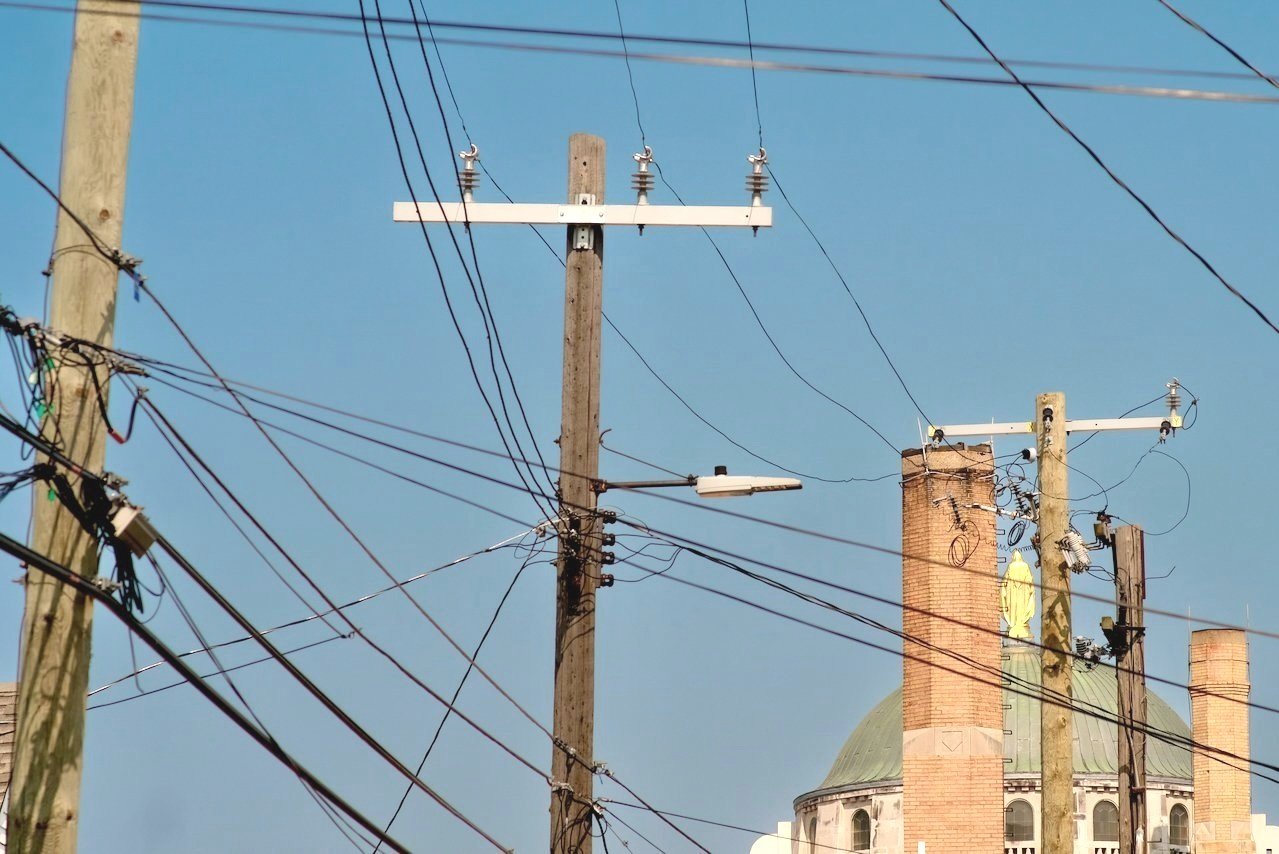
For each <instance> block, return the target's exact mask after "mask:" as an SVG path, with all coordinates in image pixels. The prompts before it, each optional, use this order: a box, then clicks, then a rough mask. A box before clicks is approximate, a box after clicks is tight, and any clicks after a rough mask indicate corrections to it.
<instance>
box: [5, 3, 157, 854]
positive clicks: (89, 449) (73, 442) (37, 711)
mask: <svg viewBox="0 0 1279 854" xmlns="http://www.w3.org/2000/svg"><path fill="white" fill-rule="evenodd" d="M140 14H141V6H140V4H139V3H133V2H119V0H80V2H79V3H78V4H77V7H76V16H75V38H74V41H73V46H72V53H71V73H70V77H69V78H68V81H67V100H66V119H65V124H64V127H63V142H62V173H61V180H60V187H61V191H60V192H61V196H62V200H63V202H64V203H65V204H66V206H67V207H68V208H69V209H70V210H71V211H73V212H74V213H75V215H76V216H78V217H79V218H80V219H81V220H83V221H84V222H85V223H87V224H88V225H89V227H90V228H92V229H93V231H94V233H95V234H96V235H97V236H98V238H99V239H100V240H101V241H102V242H103V243H105V244H106V246H107V247H111V248H113V249H114V248H117V247H119V245H120V236H121V231H122V225H123V221H124V188H125V171H126V167H127V164H128V154H129V130H130V126H131V124H132V120H133V81H134V72H135V69H136V67H137V56H138V22H139V16H140ZM51 267H52V278H53V282H52V289H51V292H50V305H49V311H50V314H49V326H51V327H52V328H54V329H56V330H59V331H61V332H65V333H67V334H69V335H73V336H76V337H79V338H84V339H87V340H89V341H95V342H97V343H100V344H105V345H108V346H109V345H110V344H111V342H112V326H113V324H114V321H115V299H116V282H117V279H118V277H119V270H118V269H117V267H116V265H115V264H114V263H113V262H112V261H110V260H108V259H107V258H104V257H103V256H102V254H100V253H99V252H98V251H97V250H96V249H95V248H94V247H93V246H92V245H91V244H90V241H89V238H88V237H86V235H85V234H84V232H83V231H82V230H81V228H80V227H79V226H78V225H76V223H75V222H73V221H72V219H71V217H69V216H68V215H67V214H66V212H64V211H61V210H60V211H59V212H58V222H57V232H56V235H55V238H54V251H53V258H52V262H51ZM40 369H43V367H42V368H40ZM90 370H93V369H91V368H84V367H78V366H75V365H68V366H64V367H61V368H59V369H57V371H56V375H55V376H53V377H50V378H49V379H50V382H49V383H48V386H49V387H51V388H53V389H55V390H56V391H55V393H54V395H53V398H54V399H52V400H50V401H46V403H47V404H48V405H49V407H50V409H49V414H48V415H47V417H46V418H45V421H44V425H43V429H44V433H45V436H46V437H52V436H53V430H54V428H55V427H56V429H57V431H58V439H59V445H60V448H61V450H62V451H63V453H65V454H66V455H67V456H68V457H70V458H71V459H73V460H75V461H77V462H79V463H81V464H82V465H83V466H84V467H85V468H86V469H87V470H89V471H93V472H96V471H100V470H101V469H102V465H103V461H104V459H105V456H106V427H105V425H104V424H103V422H102V417H101V412H100V410H99V403H98V393H97V391H96V389H95V385H94V382H93V379H92V378H91V376H90V374H89V371H90ZM99 382H100V384H101V386H102V389H103V393H104V394H105V390H106V376H105V372H104V373H102V374H101V375H100V376H99ZM65 473H66V474H67V476H68V477H69V478H71V480H72V483H73V485H76V486H78V483H77V479H76V476H75V475H74V474H73V473H71V472H65ZM31 544H32V547H33V548H34V550H35V551H37V552H39V553H41V554H43V555H46V556H48V557H49V558H50V559H51V560H53V561H54V562H56V563H59V564H62V565H64V566H68V567H71V568H72V569H74V570H75V571H76V572H78V573H80V574H81V575H83V576H85V577H93V576H95V575H97V571H98V553H97V543H96V542H95V541H94V538H93V537H92V536H91V535H90V534H88V533H86V532H85V531H84V529H83V528H82V527H81V526H80V523H79V522H77V521H76V520H75V518H74V517H73V516H72V515H71V514H70V513H69V512H67V510H66V509H65V508H64V507H63V506H62V505H61V504H60V503H59V502H56V501H49V500H48V497H47V496H46V494H45V490H43V489H40V490H36V494H35V497H34V507H33V517H32V533H31ZM25 585H26V609H25V612H24V614H23V619H22V661H21V663H20V666H19V688H18V710H17V718H18V726H17V735H16V740H15V745H14V748H15V756H14V768H13V782H12V791H11V792H10V797H9V826H8V833H9V840H8V841H9V851H10V852H11V854H31V852H48V854H54V853H55V852H57V854H70V852H74V851H75V849H76V835H77V830H78V828H79V822H80V777H81V773H82V770H83V747H84V713H85V695H86V693H87V691H88V681H89V642H90V630H91V628H92V622H93V609H92V607H91V604H92V600H91V599H89V598H87V597H86V596H84V595H81V594H78V593H75V592H73V591H72V590H71V589H70V588H67V587H64V586H63V585H62V584H60V583H58V582H56V581H52V580H50V579H49V578H48V577H47V576H45V575H44V574H43V573H38V572H29V573H28V574H27V577H26V580H25Z"/></svg>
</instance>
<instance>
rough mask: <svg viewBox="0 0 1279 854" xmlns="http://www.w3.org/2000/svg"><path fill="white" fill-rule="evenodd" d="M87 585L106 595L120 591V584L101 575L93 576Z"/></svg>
mask: <svg viewBox="0 0 1279 854" xmlns="http://www.w3.org/2000/svg"><path fill="white" fill-rule="evenodd" d="M89 583H90V584H92V585H93V586H94V587H96V588H98V589H99V590H101V591H102V592H103V593H107V594H110V593H114V592H116V591H117V590H119V589H120V582H118V581H112V580H111V579H109V578H104V577H103V576H101V575H98V576H94V577H93V579H91V580H90V582H89Z"/></svg>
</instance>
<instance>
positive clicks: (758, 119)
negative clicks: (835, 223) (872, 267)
mask: <svg viewBox="0 0 1279 854" xmlns="http://www.w3.org/2000/svg"><path fill="white" fill-rule="evenodd" d="M742 10H743V11H744V12H745V17H746V42H747V46H748V48H749V50H750V58H751V91H752V93H753V94H754V96H755V124H756V126H757V127H758V129H759V147H760V150H761V151H762V150H763V148H764V119H763V117H762V115H761V114H760V109H759V86H758V84H757V83H756V80H755V45H754V41H753V39H752V38H751V10H750V0H742ZM764 168H766V169H767V170H768V175H769V177H770V178H772V179H773V185H774V186H776V187H777V191H778V192H779V193H781V194H782V201H784V202H786V206H787V207H788V208H790V212H791V213H792V214H794V215H795V218H796V219H798V220H799V222H800V225H802V226H804V230H805V231H807V232H808V236H809V237H811V238H813V242H814V243H815V244H817V248H818V250H819V251H820V252H821V253H822V257H824V258H825V259H826V263H827V264H829V265H830V268H831V270H832V271H834V273H835V276H836V278H838V279H839V282H840V284H841V285H843V286H844V291H845V293H847V294H848V297H849V299H851V300H852V301H853V305H854V306H855V307H856V308H857V313H858V314H860V315H861V318H862V323H864V324H865V325H866V331H867V332H868V333H870V337H871V340H872V341H874V342H875V346H876V347H878V348H879V352H880V355H882V356H883V357H884V361H886V362H887V363H888V367H889V368H891V369H892V372H893V376H895V377H896V378H897V383H898V385H900V386H901V387H902V391H904V392H906V397H908V398H910V402H911V404H912V405H913V406H914V407H915V411H916V412H918V413H919V415H920V417H921V418H923V419H924V421H926V422H928V423H929V424H932V423H933V421H932V419H931V418H929V417H928V415H927V414H926V413H925V412H924V410H923V408H922V407H921V406H920V405H919V401H917V400H916V399H915V395H914V393H912V392H911V390H910V387H909V386H907V385H906V380H905V379H903V378H902V375H901V371H899V370H898V369H897V364H896V363H895V362H894V361H893V359H892V357H891V356H889V355H888V350H887V349H886V348H885V347H884V344H883V342H882V341H880V340H879V335H877V334H876V333H875V328H874V327H873V326H872V325H871V322H870V318H869V317H867V316H866V311H865V310H864V309H863V308H862V304H861V301H860V300H858V299H857V297H856V296H855V295H854V294H853V290H852V288H850V287H849V286H848V280H847V279H845V278H844V274H843V273H842V272H840V269H839V267H838V266H837V265H836V264H835V260H834V259H833V258H831V255H830V253H829V252H827V251H826V246H825V245H824V244H823V243H822V241H821V238H820V237H818V236H817V232H816V231H814V230H813V227H812V226H810V225H809V224H808V220H806V219H805V218H804V216H803V214H801V213H800V212H799V210H798V208H796V207H795V203H794V202H792V201H791V199H790V196H789V195H788V194H787V192H786V188H785V187H783V186H782V183H781V182H780V181H779V180H778V179H777V172H776V170H775V169H774V168H773V166H772V164H770V163H768V162H765V164H764Z"/></svg>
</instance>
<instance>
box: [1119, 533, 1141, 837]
mask: <svg viewBox="0 0 1279 854" xmlns="http://www.w3.org/2000/svg"><path fill="white" fill-rule="evenodd" d="M1145 598H1146V545H1145V535H1144V534H1143V533H1142V530H1141V528H1139V527H1137V526H1136V525H1124V526H1123V527H1122V528H1119V529H1117V530H1116V531H1115V605H1116V611H1117V613H1116V617H1117V618H1118V619H1117V621H1116V623H1115V626H1114V629H1113V632H1112V633H1111V634H1112V635H1113V639H1112V643H1111V646H1112V647H1113V648H1114V651H1115V671H1116V676H1117V677H1118V679H1119V854H1146V841H1147V840H1146V650H1145V646H1146V644H1145V634H1146V629H1145V620H1144V616H1143V611H1144V608H1143V602H1144V601H1145Z"/></svg>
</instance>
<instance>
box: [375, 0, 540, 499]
mask: <svg viewBox="0 0 1279 854" xmlns="http://www.w3.org/2000/svg"><path fill="white" fill-rule="evenodd" d="M408 4H409V11H410V12H411V13H412V15H413V22H414V32H415V34H416V35H417V42H418V47H419V49H420V53H421V56H422V64H423V67H424V69H425V71H426V79H427V82H428V84H429V85H430V88H431V92H432V94H433V95H434V100H435V104H436V108H437V110H438V112H439V116H440V123H441V125H442V126H443V128H444V138H445V142H446V143H447V147H446V150H447V152H448V157H449V162H450V163H451V162H452V157H453V151H454V146H453V135H452V131H451V130H450V128H449V121H448V116H447V115H446V114H445V110H444V103H443V101H442V100H441V98H440V93H439V90H438V89H437V88H436V85H435V72H434V70H433V69H432V67H431V62H430V59H429V58H428V57H427V52H426V42H425V40H424V39H423V38H422V30H421V24H420V22H419V21H418V20H417V10H416V9H415V7H414V5H413V0H408ZM374 7H375V9H376V10H377V16H378V28H379V31H380V32H381V34H382V42H383V46H384V47H385V53H386V61H387V65H388V67H389V70H390V71H391V78H392V81H393V82H394V84H395V88H396V92H397V94H398V95H399V100H400V105H401V109H402V110H403V111H404V116H405V119H406V120H407V122H408V124H409V128H410V130H411V131H412V136H413V142H414V146H415V147H416V149H417V153H418V161H419V163H420V164H421V166H422V171H423V173H424V174H425V176H426V179H427V183H428V184H429V186H430V188H431V193H432V195H433V196H434V197H435V199H436V202H437V205H438V203H439V192H438V190H437V188H436V186H435V182H434V180H433V179H432V177H431V170H430V168H429V167H428V165H427V161H426V156H425V153H424V152H423V150H422V142H421V140H420V138H419V137H418V133H417V128H416V125H415V123H414V121H413V116H412V113H411V111H410V108H409V102H408V100H407V98H406V97H405V95H404V90H403V88H402V87H401V85H400V76H399V73H398V71H397V70H396V65H395V59H394V55H393V54H392V52H391V46H390V41H389V40H388V39H387V38H386V36H387V33H386V27H385V24H384V23H383V22H382V6H381V0H375V2H374ZM427 20H428V21H429V18H428V19H427ZM455 184H456V186H457V188H458V192H459V193H462V185H461V177H460V176H459V177H458V178H457V179H456V181H455ZM408 190H409V192H410V193H412V187H411V186H409V187H408ZM414 198H416V197H414ZM467 205H468V203H467V201H466V197H465V194H462V210H463V220H464V222H463V225H464V232H465V234H466V239H467V243H468V245H469V247H470V257H471V266H470V267H468V266H467V263H466V258H465V257H464V255H463V251H462V248H461V247H460V246H459V245H458V241H457V235H456V231H455V227H456V224H455V223H453V222H448V223H446V227H447V229H448V234H449V240H450V242H451V244H452V246H453V249H454V252H455V253H456V254H457V257H458V260H459V261H460V262H461V264H462V269H463V272H464V273H465V275H466V277H467V282H468V284H469V285H470V288H471V294H472V297H473V298H474V300H475V304H476V308H477V309H478V310H479V312H480V315H481V317H482V318H483V320H484V328H485V336H486V339H487V340H488V350H489V366H490V368H491V370H492V373H493V381H494V383H495V385H496V387H497V392H498V401H499V403H500V404H501V406H502V412H503V416H504V418H505V421H506V424H507V428H508V429H509V430H510V432H511V436H512V439H513V440H514V441H515V446H516V449H517V450H519V452H520V455H521V456H523V455H524V450H523V447H522V445H521V444H520V442H519V440H518V438H517V436H516V434H517V430H516V427H515V425H514V424H513V423H512V422H511V416H510V412H509V410H508V409H507V402H506V395H505V393H504V392H503V390H502V379H501V377H500V376H499V375H498V370H497V365H496V364H495V362H494V353H493V345H494V344H495V343H496V345H497V355H498V356H499V357H500V359H501V362H502V368H503V371H504V372H505V375H506V380H507V383H508V384H509V386H510V388H511V395H512V398H513V399H514V402H515V405H516V408H518V409H519V412H520V417H521V420H522V422H523V425H524V429H525V430H526V431H527V434H528V437H529V439H530V441H531V443H532V445H533V452H534V453H535V454H536V455H537V458H538V459H539V460H541V461H542V462H545V459H544V458H543V456H542V450H541V446H540V445H539V444H538V441H537V436H536V434H535V433H534V432H533V428H532V425H531V424H530V423H529V417H528V412H527V411H526V410H525V408H524V402H523V400H522V399H521V398H520V393H519V387H518V386H517V385H516V382H515V375H514V373H513V372H512V371H511V365H510V362H509V361H508V360H507V357H506V348H505V346H504V345H503V343H502V336H501V333H500V331H499V330H498V323H497V317H496V315H495V314H494V313H493V306H492V303H491V302H490V300H489V293H488V287H487V285H486V284H485V281H484V273H483V271H482V270H481V269H480V259H479V254H478V252H477V251H476V248H475V232H474V230H473V229H472V228H471V227H470V224H469V222H466V219H467V216H466V213H465V212H466V210H467ZM441 210H442V207H441ZM472 269H473V270H474V275H472ZM543 473H544V472H543ZM537 474H538V473H537V471H536V470H534V469H531V468H530V469H529V475H530V477H532V478H533V479H534V480H535V481H536V479H537ZM547 485H548V486H550V487H551V489H552V491H554V484H551V483H548V484H547Z"/></svg>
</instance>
